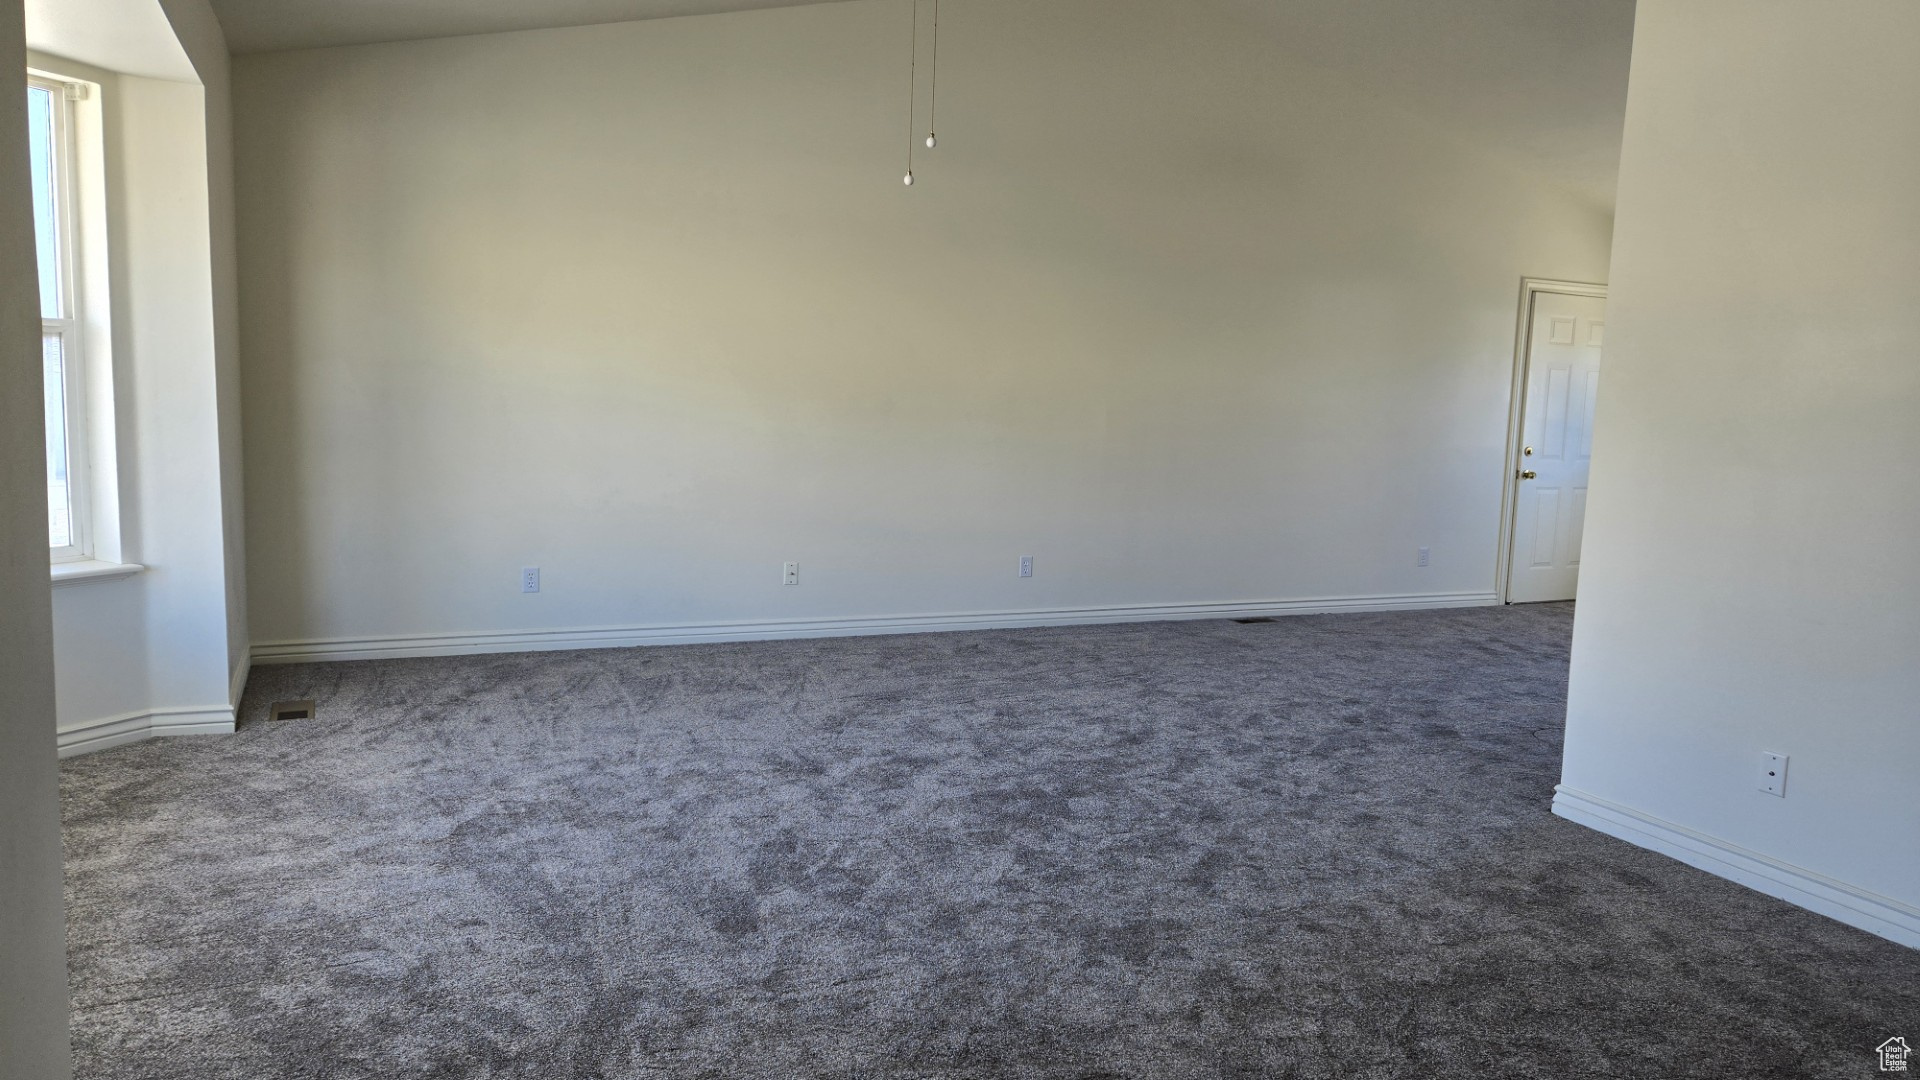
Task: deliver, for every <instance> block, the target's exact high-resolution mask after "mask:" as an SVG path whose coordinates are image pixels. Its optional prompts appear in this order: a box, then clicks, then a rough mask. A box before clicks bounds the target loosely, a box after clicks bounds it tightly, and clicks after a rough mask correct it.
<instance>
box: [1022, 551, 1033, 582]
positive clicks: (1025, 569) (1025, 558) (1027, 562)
mask: <svg viewBox="0 0 1920 1080" xmlns="http://www.w3.org/2000/svg"><path fill="white" fill-rule="evenodd" d="M1020 576H1021V577H1032V576H1033V556H1031V555H1022V556H1020Z"/></svg>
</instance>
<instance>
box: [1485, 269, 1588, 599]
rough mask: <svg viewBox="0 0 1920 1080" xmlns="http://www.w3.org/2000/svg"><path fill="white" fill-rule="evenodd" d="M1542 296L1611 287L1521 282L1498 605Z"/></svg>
mask: <svg viewBox="0 0 1920 1080" xmlns="http://www.w3.org/2000/svg"><path fill="white" fill-rule="evenodd" d="M1540 293H1558V294H1560V295H1562V296H1597V297H1599V298H1600V299H1602V300H1605V299H1606V298H1607V287H1606V286H1605V285H1596V284H1594V283H1592V282H1586V281H1556V280H1554V279H1552V278H1531V277H1530V278H1521V279H1520V321H1519V325H1518V326H1517V328H1516V329H1515V330H1514V335H1513V385H1512V386H1511V387H1510V388H1509V389H1508V393H1507V464H1506V469H1505V470H1504V471H1503V472H1501V474H1500V477H1501V479H1500V541H1499V544H1498V545H1497V547H1496V549H1495V555H1494V564H1493V594H1494V597H1495V601H1494V602H1495V603H1499V604H1504V603H1506V602H1507V594H1508V591H1509V590H1508V580H1509V579H1510V578H1511V577H1512V576H1513V519H1514V518H1515V517H1516V516H1517V514H1518V511H1519V499H1518V498H1517V497H1516V496H1517V495H1518V493H1519V492H1518V488H1519V474H1520V446H1521V440H1522V439H1524V438H1526V435H1527V432H1526V427H1525V425H1526V421H1527V416H1526V413H1527V360H1528V359H1529V354H1530V353H1531V352H1532V351H1533V350H1532V345H1533V342H1532V340H1531V339H1532V336H1533V300H1534V297H1535V296H1537V295H1539V294H1540Z"/></svg>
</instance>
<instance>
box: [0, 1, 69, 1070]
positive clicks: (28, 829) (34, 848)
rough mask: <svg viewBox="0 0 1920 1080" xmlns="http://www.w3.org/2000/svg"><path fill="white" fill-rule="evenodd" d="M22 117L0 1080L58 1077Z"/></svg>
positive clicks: (14, 283) (9, 414)
mask: <svg viewBox="0 0 1920 1080" xmlns="http://www.w3.org/2000/svg"><path fill="white" fill-rule="evenodd" d="M0 70H5V71H7V72H9V73H10V74H9V75H8V77H7V90H6V92H7V93H9V94H12V95H13V96H14V100H15V101H21V100H24V97H25V94H26V70H27V64H26V33H25V27H24V23H23V14H22V7H21V5H20V4H19V3H17V2H16V0H7V2H6V3H4V4H0ZM26 146H27V125H26V110H25V109H23V108H14V109H0V251H4V252H6V253H7V254H6V257H5V258H4V259H0V500H4V501H5V502H6V505H7V507H8V509H7V512H6V513H4V514H0V1080H61V1078H63V1077H66V1076H69V1075H71V1074H72V1066H71V1064H70V1063H69V1060H68V1050H67V952H66V946H67V936H66V924H65V922H64V921H63V919H62V914H61V905H62V898H61V852H60V791H59V773H58V771H57V769H56V767H55V763H56V759H55V757H54V737H53V634H52V622H53V612H52V608H51V605H50V603H49V602H48V588H47V516H46V484H47V457H46V445H47V444H46V428H45V414H44V412H43V407H44V399H43V398H42V397H41V395H40V303H39V286H38V283H37V277H36V274H35V272H34V266H33V258H32V252H33V212H32V207H33V202H32V194H31V191H32V189H31V187H30V186H29V182H28V178H27V177H28V172H27V169H28V166H27V154H26Z"/></svg>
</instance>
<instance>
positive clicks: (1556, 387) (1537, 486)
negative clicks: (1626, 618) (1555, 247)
mask: <svg viewBox="0 0 1920 1080" xmlns="http://www.w3.org/2000/svg"><path fill="white" fill-rule="evenodd" d="M1606 311H1607V302H1606V301H1605V300H1603V299H1601V298H1600V297H1597V296H1567V295H1564V294H1561V293H1549V292H1541V293H1534V294H1533V324H1532V327H1531V330H1530V332H1529V334H1528V336H1527V399H1526V404H1525V406H1524V410H1525V411H1524V412H1523V413H1522V419H1521V432H1522V435H1521V442H1522V445H1523V449H1522V450H1521V454H1520V458H1519V461H1520V465H1519V468H1518V470H1516V472H1517V475H1515V476H1512V477H1509V478H1508V479H1509V482H1511V483H1513V484H1516V485H1518V490H1517V491H1516V492H1515V499H1514V515H1513V543H1512V545H1511V551H1512V552H1513V558H1512V561H1511V563H1510V564H1509V569H1508V572H1507V600H1508V601H1509V602H1511V603H1515V604H1525V603H1532V602H1535V601H1540V600H1571V599H1573V596H1574V590H1575V587H1576V586H1577V585H1578V583H1579V580H1580V529H1581V527H1582V526H1583V525H1584V524H1585V523H1586V517H1587V470H1588V468H1589V467H1590V466H1591V464H1592V461H1593V399H1594V395H1595V394H1596V393H1597V392H1598V391H1599V389H1600V349H1601V343H1602V341H1603V340H1604V337H1605V334H1606V323H1605V318H1606Z"/></svg>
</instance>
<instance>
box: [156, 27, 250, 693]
mask: <svg viewBox="0 0 1920 1080" xmlns="http://www.w3.org/2000/svg"><path fill="white" fill-rule="evenodd" d="M159 4H160V6H161V8H162V9H163V10H164V11H165V12H166V16H167V21H168V22H169V24H171V25H172V27H173V31H174V34H175V35H176V36H177V38H178V41H179V43H180V46H181V48H183V49H185V50H186V53H187V58H188V59H189V60H190V61H191V62H192V63H193V68H194V71H195V72H196V73H197V74H198V75H199V78H200V83H201V85H202V86H204V87H205V89H206V94H205V123H204V133H203V146H204V152H205V155H206V198H207V222H206V224H207V232H206V235H205V237H204V240H205V242H206V244H207V245H208V247H209V252H208V256H209V259H210V265H209V276H210V278H211V288H212V306H213V340H212V349H213V358H214V381H215V387H216V390H215V411H216V414H217V417H218V431H219V455H220V544H221V558H222V563H223V566H222V579H223V583H224V586H225V605H226V616H227V627H226V638H227V671H228V675H229V679H230V680H231V681H232V683H233V685H234V686H236V687H237V686H238V685H240V683H241V682H242V681H244V680H245V678H246V666H247V645H248V628H247V565H246V515H245V508H244V502H243V498H244V488H245V485H244V483H243V481H242V472H241V422H240V310H239V304H240V293H239V268H238V264H237V261H236V260H237V255H236V251H237V245H236V242H235V236H234V231H235V226H234V199H233V104H232V102H233V91H232V75H231V66H230V63H229V60H228V57H227V40H226V36H225V35H224V34H223V33H222V32H221V28H220V21H219V20H218V19H217V18H215V17H214V13H213V8H212V6H211V5H209V4H208V3H207V0H159ZM235 703H236V704H237V703H238V695H237V691H236V693H235Z"/></svg>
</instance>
